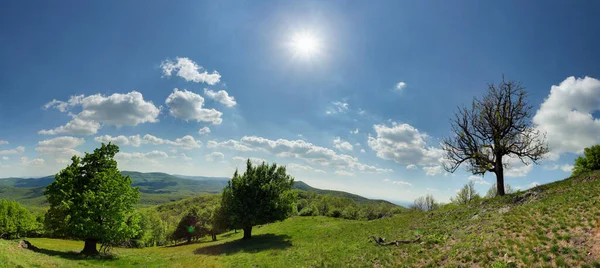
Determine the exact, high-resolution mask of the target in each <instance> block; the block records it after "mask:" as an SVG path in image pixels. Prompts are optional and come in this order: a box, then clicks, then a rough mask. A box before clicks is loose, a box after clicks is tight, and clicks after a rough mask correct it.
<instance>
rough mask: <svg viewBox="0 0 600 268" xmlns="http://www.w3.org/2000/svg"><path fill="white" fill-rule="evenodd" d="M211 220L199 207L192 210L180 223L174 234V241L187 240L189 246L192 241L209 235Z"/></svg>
mask: <svg viewBox="0 0 600 268" xmlns="http://www.w3.org/2000/svg"><path fill="white" fill-rule="evenodd" d="M209 218H210V216H209V214H208V213H207V212H206V211H202V210H200V209H199V208H198V207H192V208H190V209H189V210H188V212H187V213H186V214H185V216H183V217H182V218H181V220H180V221H179V224H178V225H177V229H175V232H173V235H172V237H173V239H175V240H179V239H182V238H185V239H186V241H187V243H188V244H189V243H191V242H192V239H198V238H200V237H202V236H204V235H206V234H208V226H207V225H208V223H209Z"/></svg>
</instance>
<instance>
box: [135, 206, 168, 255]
mask: <svg viewBox="0 0 600 268" xmlns="http://www.w3.org/2000/svg"><path fill="white" fill-rule="evenodd" d="M134 241H135V243H136V246H138V247H154V246H162V245H165V244H166V242H167V224H166V223H165V222H164V221H163V220H162V219H161V218H160V217H159V216H158V213H157V212H156V211H153V210H149V211H146V212H144V213H141V214H140V233H139V234H138V235H137V236H136V238H135V240H134Z"/></svg>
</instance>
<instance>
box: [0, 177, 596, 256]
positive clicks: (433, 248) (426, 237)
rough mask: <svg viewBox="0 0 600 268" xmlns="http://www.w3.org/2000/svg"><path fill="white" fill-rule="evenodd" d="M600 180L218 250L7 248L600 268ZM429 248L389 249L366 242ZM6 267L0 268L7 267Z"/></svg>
mask: <svg viewBox="0 0 600 268" xmlns="http://www.w3.org/2000/svg"><path fill="white" fill-rule="evenodd" d="M599 205H600V172H596V173H593V174H588V175H584V176H580V177H578V178H572V179H567V180H563V181H558V182H555V183H552V184H548V185H542V186H539V187H536V188H534V189H532V190H530V191H527V192H520V193H515V194H511V195H507V196H504V197H502V198H496V199H491V200H484V201H483V202H479V203H475V204H471V205H466V206H456V205H453V204H450V205H446V206H444V207H442V208H440V209H439V210H435V211H431V212H425V213H423V212H415V211H408V212H406V213H403V214H399V215H396V216H394V217H393V218H384V219H380V220H374V221H351V220H343V219H335V218H327V217H292V218H290V219H287V220H285V221H283V222H277V223H272V224H268V225H264V226H262V227H261V228H258V227H255V229H254V230H253V239H252V240H250V241H241V240H239V239H240V238H241V235H242V234H241V233H237V234H236V233H232V232H229V233H226V234H223V235H220V236H219V239H220V241H217V242H209V241H202V242H201V243H196V244H191V245H182V246H175V247H157V248H147V249H115V252H114V253H115V256H116V257H115V258H114V259H111V260H105V259H101V260H99V259H89V260H81V259H78V258H79V257H77V256H75V255H72V254H70V253H69V252H70V251H74V250H80V249H81V248H82V246H83V242H76V241H65V240H53V239H31V240H30V241H32V243H33V244H34V245H36V246H38V247H40V248H43V249H46V251H47V252H45V253H33V252H30V251H27V250H22V249H18V248H16V247H15V246H16V242H8V241H0V263H5V264H7V265H8V266H17V265H21V266H24V267H30V266H32V267H33V266H43V267H46V266H59V267H74V266H122V267H132V266H144V267H254V266H260V267H313V266H329V267H344V266H352V267H382V266H383V267H404V266H406V267H414V266H428V267H440V266H454V267H456V266H462V267H510V266H514V265H517V266H520V267H593V266H595V267H599V266H600V263H598V261H600V246H599V245H600V229H599V228H600V224H599V222H598V219H599V217H600V206H599ZM417 233H420V234H421V235H422V239H421V241H422V242H421V243H415V244H406V245H401V246H398V247H396V246H387V247H382V246H378V245H376V244H375V243H374V242H372V241H371V240H370V239H369V238H368V237H369V236H370V235H377V236H382V237H386V238H388V240H392V239H412V238H414V237H415V236H416V235H417ZM0 265H1V264H0Z"/></svg>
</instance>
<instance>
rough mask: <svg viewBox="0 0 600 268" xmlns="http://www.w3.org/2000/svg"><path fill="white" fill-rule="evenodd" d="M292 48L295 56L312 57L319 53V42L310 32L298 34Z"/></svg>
mask: <svg viewBox="0 0 600 268" xmlns="http://www.w3.org/2000/svg"><path fill="white" fill-rule="evenodd" d="M291 46H292V49H293V51H294V54H295V55H297V56H300V57H305V58H306V57H311V56H314V55H315V54H317V53H318V52H319V40H318V39H317V38H316V37H315V36H314V35H313V34H311V33H310V32H300V33H296V34H295V35H294V36H293V37H292V42H291Z"/></svg>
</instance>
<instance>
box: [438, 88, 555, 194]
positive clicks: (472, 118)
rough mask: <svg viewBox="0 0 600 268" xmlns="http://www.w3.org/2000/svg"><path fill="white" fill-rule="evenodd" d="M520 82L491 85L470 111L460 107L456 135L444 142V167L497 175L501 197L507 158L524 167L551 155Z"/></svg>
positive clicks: (454, 126)
mask: <svg viewBox="0 0 600 268" xmlns="http://www.w3.org/2000/svg"><path fill="white" fill-rule="evenodd" d="M526 98H527V93H526V91H525V89H524V88H523V86H522V85H521V84H520V83H517V82H513V81H505V80H504V77H503V78H502V82H500V83H499V84H498V85H494V84H489V86H488V91H487V93H486V94H485V95H484V96H483V98H482V99H477V98H475V99H474V100H473V102H472V104H471V107H470V108H467V107H463V108H459V110H458V112H457V113H456V115H455V118H454V119H453V120H452V122H451V125H452V132H453V133H454V135H453V136H452V137H450V138H446V139H444V141H443V142H442V147H443V149H444V152H445V155H444V158H445V165H444V168H445V169H446V171H448V172H454V171H456V170H457V169H458V167H459V166H460V165H462V164H463V163H465V164H466V166H467V170H468V171H470V172H472V173H473V174H474V175H483V174H485V173H486V172H492V173H495V174H496V181H497V183H496V185H497V187H498V189H497V190H498V194H499V195H504V193H505V189H504V168H510V166H509V163H508V162H507V161H506V159H505V157H512V158H518V159H519V160H520V161H521V162H522V163H523V164H526V165H529V164H531V162H533V163H536V164H537V163H538V162H539V161H540V160H541V159H542V157H543V156H544V155H545V154H546V153H547V152H548V145H547V144H546V142H545V137H544V135H543V134H542V133H540V132H539V131H538V130H536V129H535V127H534V126H533V125H532V123H531V120H530V116H531V109H532V106H531V105H529V104H528V103H527V101H526Z"/></svg>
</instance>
